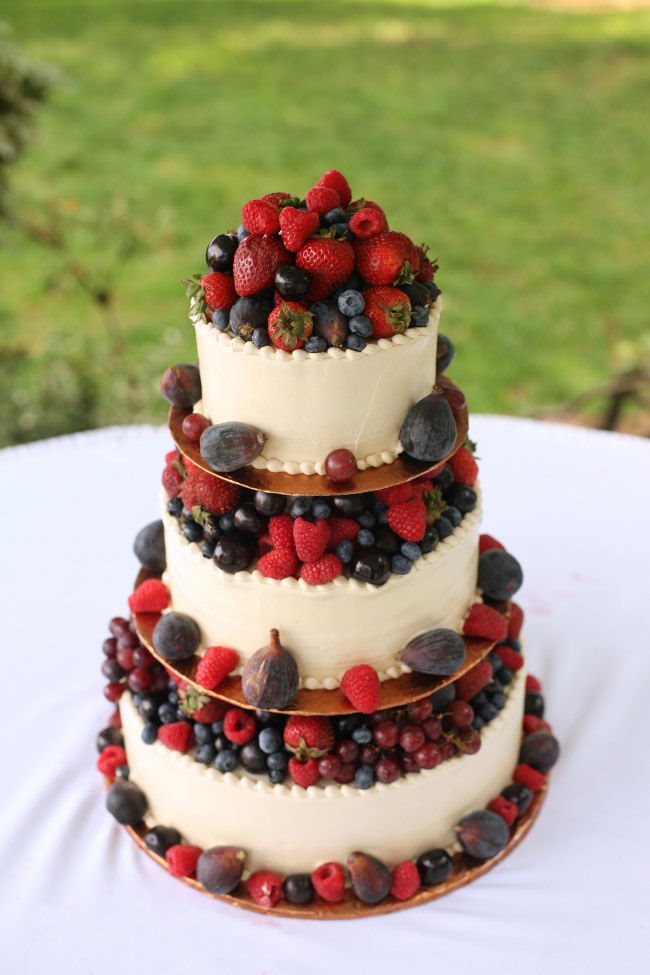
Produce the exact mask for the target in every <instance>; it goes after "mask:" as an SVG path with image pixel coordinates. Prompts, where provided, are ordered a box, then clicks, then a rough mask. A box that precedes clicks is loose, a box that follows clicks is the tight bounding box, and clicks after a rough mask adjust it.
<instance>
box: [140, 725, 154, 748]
mask: <svg viewBox="0 0 650 975" xmlns="http://www.w3.org/2000/svg"><path fill="white" fill-rule="evenodd" d="M140 737H141V738H142V740H143V742H144V743H145V745H153V743H154V741H155V740H156V738H157V737H158V726H157V725H155V724H154V723H153V721H147V723H146V724H145V725H143V726H142V732H141V734H140Z"/></svg>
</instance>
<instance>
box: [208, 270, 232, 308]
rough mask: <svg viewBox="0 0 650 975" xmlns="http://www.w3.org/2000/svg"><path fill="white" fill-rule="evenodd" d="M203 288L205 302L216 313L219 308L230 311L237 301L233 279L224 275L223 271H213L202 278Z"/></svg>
mask: <svg viewBox="0 0 650 975" xmlns="http://www.w3.org/2000/svg"><path fill="white" fill-rule="evenodd" d="M201 287H202V288H203V293H204V301H205V303H206V305H207V306H208V308H209V309H210V311H216V309H217V308H223V309H225V310H226V311H228V309H229V308H232V306H233V305H234V304H235V302H236V301H237V292H236V291H235V285H234V283H233V279H232V278H231V276H230V275H229V274H224V273H223V272H222V271H211V272H210V273H209V274H204V275H203V277H202V278H201Z"/></svg>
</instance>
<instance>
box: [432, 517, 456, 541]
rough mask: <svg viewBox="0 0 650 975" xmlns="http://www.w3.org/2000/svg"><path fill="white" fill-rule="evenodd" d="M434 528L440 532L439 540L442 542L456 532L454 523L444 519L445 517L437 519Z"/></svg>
mask: <svg viewBox="0 0 650 975" xmlns="http://www.w3.org/2000/svg"><path fill="white" fill-rule="evenodd" d="M434 527H435V529H436V531H437V532H438V538H439V539H440V540H441V541H442V539H444V538H449V536H450V535H452V534H453V531H454V526H453V525H452V523H451V522H450V521H449V519H448V518H445V517H444V515H443V516H442V517H441V518H436V520H435V522H434Z"/></svg>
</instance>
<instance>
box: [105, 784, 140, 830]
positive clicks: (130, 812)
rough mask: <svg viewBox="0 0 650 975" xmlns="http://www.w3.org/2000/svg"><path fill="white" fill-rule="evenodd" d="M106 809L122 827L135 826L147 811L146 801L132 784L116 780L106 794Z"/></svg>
mask: <svg viewBox="0 0 650 975" xmlns="http://www.w3.org/2000/svg"><path fill="white" fill-rule="evenodd" d="M106 808H107V809H108V811H109V813H110V814H111V816H113V817H114V818H115V819H116V820H117V821H118V823H121V825H122V826H135V825H136V823H139V822H140V821H141V819H142V817H143V816H144V814H145V812H146V811H147V799H146V796H145V794H144V792H142V790H141V789H138V787H137V785H135V784H134V783H133V782H128V781H124V780H123V779H116V780H115V782H114V783H113V785H112V786H111V787H110V789H109V790H108V792H107V793H106Z"/></svg>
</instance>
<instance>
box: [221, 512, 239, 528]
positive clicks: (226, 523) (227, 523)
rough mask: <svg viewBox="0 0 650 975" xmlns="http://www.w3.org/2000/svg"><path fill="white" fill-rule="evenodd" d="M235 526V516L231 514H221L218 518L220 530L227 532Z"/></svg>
mask: <svg viewBox="0 0 650 975" xmlns="http://www.w3.org/2000/svg"><path fill="white" fill-rule="evenodd" d="M234 527H235V516H234V515H233V514H232V513H231V514H227V515H222V516H221V518H220V519H219V528H220V529H221V531H222V532H229V531H232V529H233V528H234Z"/></svg>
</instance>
